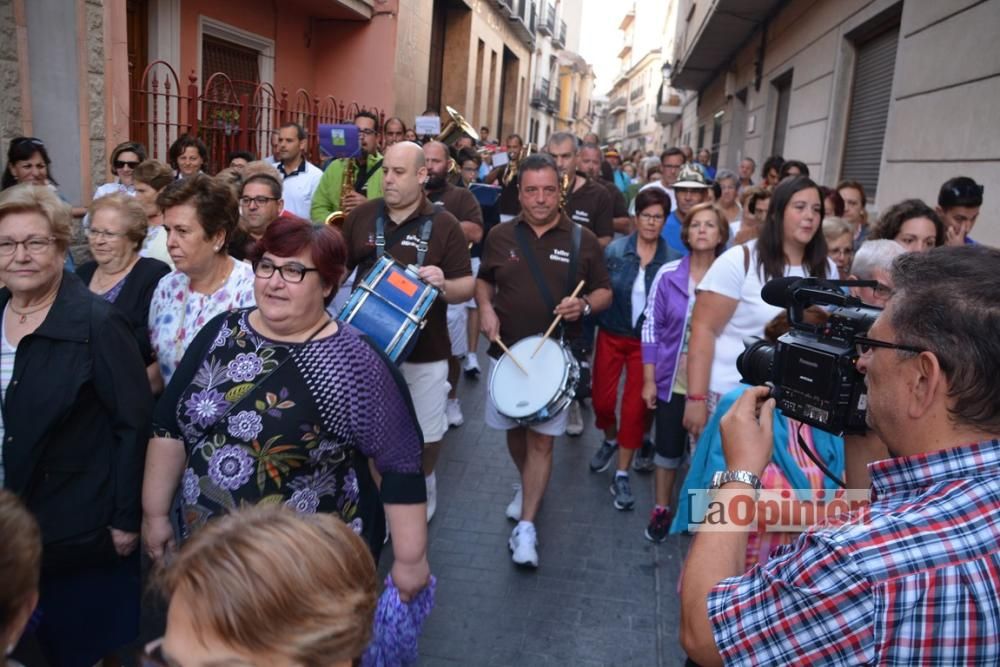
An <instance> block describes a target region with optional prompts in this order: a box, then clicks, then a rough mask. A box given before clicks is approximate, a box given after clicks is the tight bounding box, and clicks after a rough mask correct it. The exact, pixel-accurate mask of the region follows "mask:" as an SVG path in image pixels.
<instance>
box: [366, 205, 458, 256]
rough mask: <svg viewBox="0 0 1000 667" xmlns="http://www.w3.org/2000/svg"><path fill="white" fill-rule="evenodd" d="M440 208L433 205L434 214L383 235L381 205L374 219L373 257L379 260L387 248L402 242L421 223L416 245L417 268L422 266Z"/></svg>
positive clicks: (383, 210) (382, 210)
mask: <svg viewBox="0 0 1000 667" xmlns="http://www.w3.org/2000/svg"><path fill="white" fill-rule="evenodd" d="M441 208H442V207H440V206H438V204H435V205H434V213H432V214H431V215H425V216H423V217H422V218H417V219H415V220H411V221H409V222H407V223H404V224H403V225H401V226H399V227H397V228H396V229H394V230H393V231H392V233H390V234H389V236H386V235H385V204H384V203H383V205H382V209H381V210H380V211H379V213H378V217H377V218H375V257H376V259H381V258H382V255H384V254H385V251H386V250H387V249H389V248H392V247H393V246H395V245H396V244H397V243H399V242H400V241H402V240H403V239H404V238H405V237H406V235H407V234H408V233H409V232H410V230H411V229H412V228H413V227H414V226H416V224H417V223H422V224H421V225H420V241H419V242H418V243H417V264H416V265H417V266H423V265H424V258H425V257H426V256H427V247H428V242H429V241H430V240H431V228H432V227H433V226H434V215H435V214H437V212H438V211H440V210H441Z"/></svg>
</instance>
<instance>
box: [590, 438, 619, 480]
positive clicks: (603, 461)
mask: <svg viewBox="0 0 1000 667" xmlns="http://www.w3.org/2000/svg"><path fill="white" fill-rule="evenodd" d="M617 451H618V445H612V444H611V443H610V442H608V441H607V440H605V441H603V442H601V447H600V448H599V449H598V450H597V452H596V453H595V454H594V458H592V459H590V472H604V471H605V470H607V469H608V466H609V465H611V459H613V458H614V457H615V452H617Z"/></svg>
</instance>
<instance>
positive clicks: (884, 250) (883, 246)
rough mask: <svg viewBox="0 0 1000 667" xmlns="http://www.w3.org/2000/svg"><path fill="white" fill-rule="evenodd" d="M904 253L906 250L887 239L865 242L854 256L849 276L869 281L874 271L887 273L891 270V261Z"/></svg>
mask: <svg viewBox="0 0 1000 667" xmlns="http://www.w3.org/2000/svg"><path fill="white" fill-rule="evenodd" d="M905 252H906V248H904V247H903V246H901V245H900V244H898V243H896V242H895V241H892V240H889V239H876V240H872V241H865V242H864V243H862V244H861V247H860V248H858V252H857V253H855V255H854V262H853V263H852V264H851V275H853V276H855V277H857V278H858V279H860V280H869V279H871V278H872V277H873V276H874V275H875V269H882V270H883V271H885V272H886V273H888V272H889V271H890V270H891V269H892V260H894V259H896V257H897V256H899V255H902V254H903V253H905Z"/></svg>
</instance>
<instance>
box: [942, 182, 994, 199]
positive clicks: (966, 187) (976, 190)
mask: <svg viewBox="0 0 1000 667" xmlns="http://www.w3.org/2000/svg"><path fill="white" fill-rule="evenodd" d="M948 190H949V192H951V195H952V196H953V197H955V199H976V198H980V199H981V198H982V196H983V192H984V191H985V190H986V187H985V186H982V185H978V184H974V183H963V184H961V185H952V186H951V187H949V188H948Z"/></svg>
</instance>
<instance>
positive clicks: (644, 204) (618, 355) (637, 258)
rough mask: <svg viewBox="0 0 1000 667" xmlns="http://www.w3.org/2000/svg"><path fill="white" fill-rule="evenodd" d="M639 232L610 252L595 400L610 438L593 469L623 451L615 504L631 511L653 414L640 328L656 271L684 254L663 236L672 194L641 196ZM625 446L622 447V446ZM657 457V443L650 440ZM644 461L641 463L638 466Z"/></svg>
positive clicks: (647, 192)
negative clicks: (635, 473) (633, 468)
mask: <svg viewBox="0 0 1000 667" xmlns="http://www.w3.org/2000/svg"><path fill="white" fill-rule="evenodd" d="M635 203H636V211H638V215H636V231H635V232H633V233H632V234H631V235H629V236H624V237H622V238H620V239H616V240H615V241H614V242H612V243H611V244H609V245H608V247H607V248H606V249H605V251H604V260H605V262H606V263H607V267H608V274H609V275H610V276H611V288H612V290H613V296H614V298H613V299H612V302H611V308H609V309H607V310H605V311H604V312H602V313H601V314H600V315H599V316H598V320H597V324H598V332H597V347H596V351H595V353H594V375H593V383H592V384H593V390H592V400H593V402H594V414H595V417H596V419H595V421H596V425H597V428H599V429H602V430H603V431H604V441H603V442H602V443H601V446H600V447H599V448H598V450H597V452H596V453H595V454H594V456H593V458H592V459H591V461H590V470H591V472H604V471H605V470H607V469H608V467H609V466H610V465H611V459H612V458H614V456H615V453H616V452H617V454H618V458H617V463H618V465H617V466H616V470H617V472H616V473H615V477H614V479H613V480H612V483H611V493H612V495H614V497H615V499H614V506H615V508H616V509H619V510H630V509H632V508H633V506H634V505H635V498H634V497H633V495H632V487H631V483H630V481H629V476H628V469H629V465H630V464H631V463H632V459H633V456H634V455H635V453H636V451H637V450H639V448H640V447H641V446H642V445H643V444H644V443H643V435H644V434H645V433H646V432H647V431H648V430H649V426H650V421H651V420H650V417H651V415H650V413H649V412H648V411H647V410H646V406H645V405H644V404H643V402H642V396H641V393H642V356H641V351H640V349H639V330H640V327H641V326H642V313H643V311H644V310H645V308H646V296H647V295H648V294H651V292H650V286H651V285H652V283H653V276H655V275H656V272H657V271H659V269H660V267H661V266H663V264H664V263H665V262H667V261H669V260H671V259H674V258H675V257H677V255H678V253H677V252H676V251H674V250H672V249H671V248H670V246H668V245H667V243H666V240H665V239H663V238H662V237H661V236H660V232H661V231H662V230H663V225H664V223H665V222H666V219H667V216H668V215H669V214H670V198H669V197H668V196H667V194H666V193H665V192H663V191H662V190H658V189H656V188H650V189H648V190H643V191H642V192H640V193H639V194H638V196H637V197H636V200H635ZM622 371H624V372H625V391H624V393H623V394H622V402H621V430H620V431H619V429H618V426H619V420H618V419H617V417H616V415H615V407H616V405H617V403H618V385H619V384H620V381H621V376H622ZM619 445H620V446H619ZM646 450H647V451H648V453H645V454H646V458H649V457H651V456H652V443H649V444H647V445H646ZM641 466H642V464H641V463H637V469H639V468H641Z"/></svg>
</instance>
